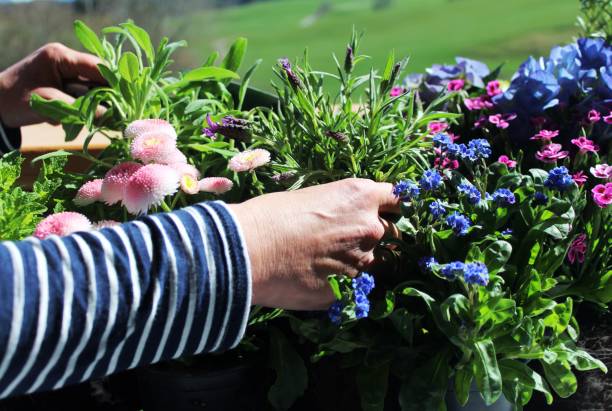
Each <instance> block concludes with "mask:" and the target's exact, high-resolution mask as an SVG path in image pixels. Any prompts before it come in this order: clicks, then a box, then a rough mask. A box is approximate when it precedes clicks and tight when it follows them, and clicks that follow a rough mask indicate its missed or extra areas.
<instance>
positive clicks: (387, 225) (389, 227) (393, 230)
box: [378, 217, 402, 240]
mask: <svg viewBox="0 0 612 411" xmlns="http://www.w3.org/2000/svg"><path fill="white" fill-rule="evenodd" d="M378 219H379V220H380V224H381V225H382V226H383V228H384V229H385V234H384V235H383V237H382V239H385V238H387V239H394V240H399V239H401V238H402V233H401V232H400V230H399V229H398V228H397V226H396V225H395V224H393V223H392V222H391V221H389V220H385V219H384V218H382V217H378Z"/></svg>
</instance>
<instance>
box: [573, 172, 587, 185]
mask: <svg viewBox="0 0 612 411" xmlns="http://www.w3.org/2000/svg"><path fill="white" fill-rule="evenodd" d="M588 179H589V177H588V176H587V175H586V174H585V173H584V171H578V172H577V173H575V174H573V175H572V180H574V182H575V183H576V184H577V185H578V187H582V186H583V185H584V183H586V182H587V180H588Z"/></svg>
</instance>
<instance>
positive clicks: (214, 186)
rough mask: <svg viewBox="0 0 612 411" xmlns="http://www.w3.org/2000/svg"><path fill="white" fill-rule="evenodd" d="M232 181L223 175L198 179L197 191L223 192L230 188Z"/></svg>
mask: <svg viewBox="0 0 612 411" xmlns="http://www.w3.org/2000/svg"><path fill="white" fill-rule="evenodd" d="M233 186H234V183H233V182H232V180H230V179H229V178H225V177H206V178H203V179H201V180H200V181H199V183H198V189H199V191H204V192H207V193H214V194H223V193H226V192H228V191H230V190H231V189H232V187H233Z"/></svg>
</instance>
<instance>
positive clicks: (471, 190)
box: [457, 183, 482, 205]
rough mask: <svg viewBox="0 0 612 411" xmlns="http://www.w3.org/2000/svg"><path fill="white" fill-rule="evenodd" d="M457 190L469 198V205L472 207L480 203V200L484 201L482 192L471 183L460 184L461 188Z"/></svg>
mask: <svg viewBox="0 0 612 411" xmlns="http://www.w3.org/2000/svg"><path fill="white" fill-rule="evenodd" d="M457 190H458V191H459V192H460V193H462V194H465V195H466V197H467V200H468V203H470V204H472V205H476V204H478V203H480V200H481V199H482V195H481V194H480V191H479V190H478V189H477V188H476V187H475V186H474V185H472V184H469V183H462V184H459V186H458V187H457Z"/></svg>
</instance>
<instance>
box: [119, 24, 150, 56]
mask: <svg viewBox="0 0 612 411" xmlns="http://www.w3.org/2000/svg"><path fill="white" fill-rule="evenodd" d="M121 27H123V28H125V29H126V30H127V31H128V32H129V33H130V34H131V35H132V37H134V40H136V43H138V45H139V46H140V48H141V49H142V50H143V51H144V52H145V55H146V56H147V60H149V64H153V61H154V60H155V50H154V49H153V43H151V37H149V33H147V32H146V30H144V29H143V28H141V27H138V26H137V25H135V24H134V23H132V22H127V23H123V24H121Z"/></svg>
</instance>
